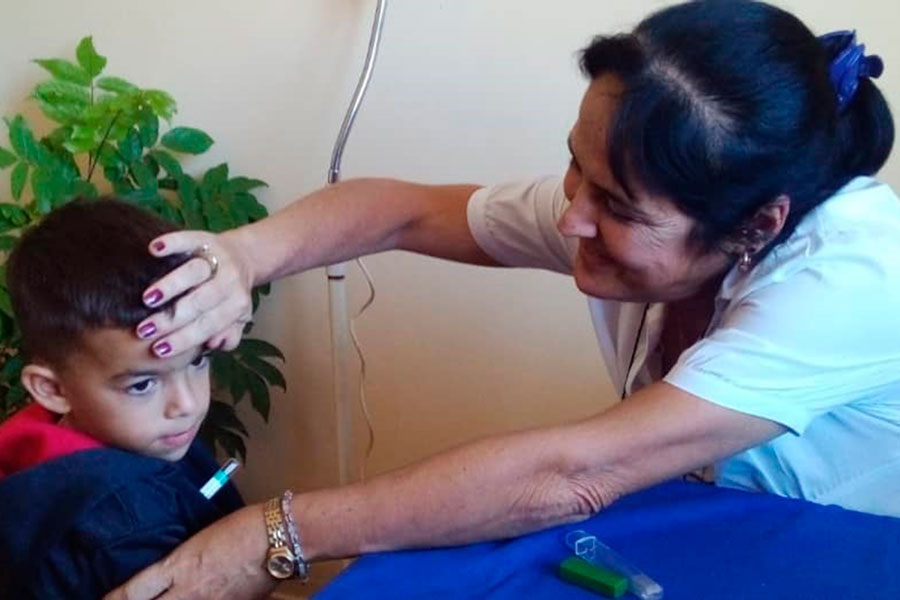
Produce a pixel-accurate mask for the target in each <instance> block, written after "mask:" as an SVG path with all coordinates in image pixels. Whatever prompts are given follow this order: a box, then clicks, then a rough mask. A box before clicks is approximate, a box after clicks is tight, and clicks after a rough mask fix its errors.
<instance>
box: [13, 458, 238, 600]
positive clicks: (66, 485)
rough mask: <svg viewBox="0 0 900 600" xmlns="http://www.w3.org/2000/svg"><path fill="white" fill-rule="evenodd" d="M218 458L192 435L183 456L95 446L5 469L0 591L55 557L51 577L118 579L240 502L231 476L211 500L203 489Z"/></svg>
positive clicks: (37, 576)
mask: <svg viewBox="0 0 900 600" xmlns="http://www.w3.org/2000/svg"><path fill="white" fill-rule="evenodd" d="M216 468H217V465H216V462H215V460H214V459H213V457H212V455H211V453H210V452H209V451H208V450H206V449H205V448H204V447H202V445H201V444H200V443H199V442H195V443H194V444H193V445H192V447H191V449H190V451H189V452H188V454H187V455H186V456H185V457H184V458H183V459H182V460H180V461H178V462H168V461H164V460H161V459H156V458H150V457H146V456H141V455H138V454H134V453H131V452H126V451H122V450H118V449H113V448H96V449H88V450H82V451H79V452H75V453H71V454H67V455H65V456H61V457H58V458H55V459H52V460H50V461H47V462H44V463H41V464H39V465H37V466H34V467H31V468H29V469H26V470H24V471H21V472H19V473H17V474H15V475H11V476H9V477H7V478H5V479H3V480H2V481H0V505H2V506H4V507H8V508H9V509H11V510H3V511H0V591H3V590H5V589H13V587H11V586H13V585H14V581H13V580H16V581H18V582H20V584H21V583H22V582H29V583H25V585H37V583H36V582H41V581H42V580H44V579H45V577H44V576H43V575H42V574H41V570H42V569H43V568H44V567H45V566H46V565H48V564H53V565H54V567H53V569H54V571H56V572H57V575H54V577H53V578H52V579H54V580H58V579H60V577H59V574H60V572H61V573H62V575H61V577H62V580H63V581H65V582H81V583H83V582H85V578H90V579H92V580H96V581H95V583H96V585H97V586H99V587H101V588H105V587H107V586H112V587H114V586H115V585H117V584H118V583H121V581H124V580H125V579H126V578H127V576H128V575H130V574H132V573H134V572H136V571H137V570H139V569H140V568H142V567H144V566H147V565H148V564H150V563H152V562H153V561H154V560H155V559H157V558H160V557H161V556H164V555H165V554H166V553H168V551H170V550H171V549H172V548H174V547H175V546H176V545H178V543H180V542H181V541H183V540H184V539H186V538H187V537H189V536H190V535H192V534H193V533H195V532H196V531H199V530H200V529H202V528H203V527H205V526H206V525H208V524H209V523H211V522H213V521H215V520H216V519H218V518H220V517H221V516H223V515H225V514H227V513H229V512H231V511H233V510H235V509H236V508H238V507H239V506H241V504H242V502H241V499H240V496H239V495H238V493H237V491H236V490H235V489H234V487H233V486H226V487H225V488H223V489H222V490H221V491H220V492H219V494H217V496H215V497H214V498H213V499H212V501H210V500H207V499H206V498H205V497H203V496H202V495H201V494H200V492H199V488H200V486H201V485H202V484H203V483H204V482H205V481H206V479H208V478H209V477H210V476H211V475H212V473H213V472H215V470H216ZM85 569H86V570H87V571H89V572H82V571H84V570H85ZM66 571H68V573H66ZM7 578H8V580H7ZM43 583H47V582H43ZM43 583H41V585H43ZM56 583H59V582H58V581H56ZM50 584H54V582H53V581H51V582H50ZM7 586H10V587H7ZM0 595H2V594H0ZM4 597H5V595H4Z"/></svg>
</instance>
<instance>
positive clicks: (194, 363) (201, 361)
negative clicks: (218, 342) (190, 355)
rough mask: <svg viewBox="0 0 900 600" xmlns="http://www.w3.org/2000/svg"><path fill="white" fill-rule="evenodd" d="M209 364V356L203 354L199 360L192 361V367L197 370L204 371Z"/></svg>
mask: <svg viewBox="0 0 900 600" xmlns="http://www.w3.org/2000/svg"><path fill="white" fill-rule="evenodd" d="M208 363H209V354H201V355H200V356H198V357H197V358H195V359H194V360H192V361H191V366H192V367H194V368H197V369H202V368H203V367H205V366H206V365H207V364H208Z"/></svg>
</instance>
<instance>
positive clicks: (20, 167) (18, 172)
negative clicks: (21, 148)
mask: <svg viewBox="0 0 900 600" xmlns="http://www.w3.org/2000/svg"><path fill="white" fill-rule="evenodd" d="M27 181H28V163H27V162H20V163H19V164H17V165H16V168H15V169H13V170H12V173H11V174H10V176H9V187H10V191H11V192H12V197H13V198H14V199H16V200H18V199H19V198H21V197H22V190H24V189H25V183H26V182H27Z"/></svg>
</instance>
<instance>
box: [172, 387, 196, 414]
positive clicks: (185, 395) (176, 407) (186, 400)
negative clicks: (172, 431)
mask: <svg viewBox="0 0 900 600" xmlns="http://www.w3.org/2000/svg"><path fill="white" fill-rule="evenodd" d="M198 404H199V403H198V402H197V399H196V398H195V397H194V392H193V390H191V388H190V386H187V385H179V386H176V387H175V388H174V389H173V390H172V393H171V394H170V395H169V397H168V398H167V401H166V409H165V416H166V418H168V419H177V418H179V417H185V416H188V415H190V414H191V413H193V412H194V411H195V410H196V409H197V405H198Z"/></svg>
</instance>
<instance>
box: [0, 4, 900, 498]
mask: <svg viewBox="0 0 900 600" xmlns="http://www.w3.org/2000/svg"><path fill="white" fill-rule="evenodd" d="M664 4H667V3H666V2H659V1H650V0H641V1H635V2H627V3H626V2H608V1H607V2H601V1H596V0H561V1H558V2H537V1H535V0H527V1H523V0H491V1H490V2H485V1H483V0H456V1H455V2H449V1H444V0H394V1H393V2H391V3H390V6H389V9H388V14H387V22H386V26H385V37H384V42H383V47H382V48H383V49H382V53H381V55H380V57H379V64H378V65H377V68H376V72H375V77H374V80H373V84H372V87H371V89H370V92H369V96H368V97H367V99H366V102H365V104H364V106H363V110H362V112H361V114H360V117H359V119H358V122H357V126H356V129H355V130H354V133H353V135H352V137H351V140H350V143H349V145H348V147H347V151H346V153H345V159H344V175H345V177H352V176H361V175H382V176H396V177H404V178H410V179H415V180H421V181H427V182H454V181H471V182H482V183H491V182H497V181H503V180H507V179H511V178H517V177H523V176H528V175H535V174H545V173H560V172H561V171H562V170H563V168H564V165H565V163H566V161H567V152H566V149H565V136H566V133H567V131H568V128H569V127H570V125H571V123H572V121H573V119H574V117H575V114H576V109H577V105H578V102H579V99H580V94H581V92H582V90H583V87H584V82H583V80H582V79H581V77H580V75H579V74H578V72H577V69H576V64H575V58H574V57H575V52H576V50H577V49H578V48H580V47H581V46H583V45H584V44H585V43H586V42H587V41H588V40H589V38H590V37H591V35H592V34H594V33H599V32H609V31H615V30H620V29H624V28H629V27H630V26H632V25H634V24H635V23H636V22H637V21H638V20H639V19H640V18H641V17H642V16H644V15H645V14H646V13H648V12H649V11H651V10H652V9H654V8H656V7H658V6H662V5H664ZM374 5H375V2H374V0H367V1H365V2H363V1H361V0H328V1H326V0H260V1H257V2H252V3H251V2H245V1H238V0H227V1H223V0H191V1H189V2H178V1H176V0H156V1H155V2H134V1H122V0H81V1H79V2H72V1H70V0H28V1H25V0H4V1H3V12H2V18H0V72H2V73H3V77H2V79H0V112H2V114H4V115H11V114H14V113H15V112H16V111H20V110H22V107H23V106H24V105H25V104H24V98H25V96H26V94H27V92H28V91H29V90H30V88H31V86H32V85H33V84H34V83H35V82H36V81H37V80H38V79H39V78H40V77H42V74H41V72H40V70H39V69H38V67H36V66H35V65H32V64H30V63H29V62H28V59H30V58H35V57H55V56H67V55H72V54H74V47H75V45H76V43H77V42H78V40H79V38H80V37H81V36H82V35H85V34H93V35H94V40H95V44H96V46H97V48H98V49H99V51H100V52H101V53H103V54H105V55H107V56H108V57H109V59H110V60H109V65H108V67H107V71H108V72H109V73H110V74H118V75H121V76H123V77H126V78H128V79H130V80H133V81H135V82H136V83H138V84H140V85H142V86H145V87H159V88H162V89H165V90H168V91H170V92H171V93H172V94H173V95H174V96H175V98H176V99H177V100H178V101H179V106H180V112H179V114H178V115H177V118H176V123H177V124H185V125H193V126H197V127H201V128H203V129H205V130H207V131H208V132H210V133H211V134H212V136H213V137H214V138H215V140H216V144H215V146H213V149H212V150H211V152H210V153H209V155H208V156H204V157H201V158H199V159H196V160H195V161H194V165H193V166H195V167H196V168H197V169H200V168H201V167H205V166H208V165H210V164H215V163H216V162H219V161H221V160H228V161H229V162H230V165H231V168H232V172H234V173H240V174H246V175H250V176H255V177H261V178H263V179H265V180H266V181H268V182H269V183H270V185H271V187H270V189H269V190H268V191H266V192H265V193H264V194H263V196H262V198H263V200H264V201H265V202H266V203H267V204H268V206H269V207H270V209H272V210H275V209H278V208H279V207H282V206H284V205H285V204H287V203H288V202H290V201H291V200H293V199H295V198H297V197H299V196H301V195H302V194H304V193H306V192H308V191H311V190H313V189H314V188H316V187H317V186H320V185H322V184H323V183H324V181H325V174H326V168H327V165H328V161H329V157H330V152H331V146H332V144H333V140H334V135H335V133H336V131H337V129H338V127H339V125H340V122H341V119H342V117H343V112H344V110H345V107H346V103H347V101H348V99H349V96H350V94H351V93H352V91H353V88H354V86H355V84H356V78H357V75H358V70H359V68H360V66H361V64H362V59H363V56H364V53H365V44H366V41H367V38H368V32H369V27H370V23H371V16H372V11H373V9H374ZM783 5H784V6H786V7H787V8H789V9H792V10H794V11H796V12H797V13H798V14H799V15H800V16H801V17H802V18H803V19H805V20H806V21H807V22H808V23H809V24H810V26H811V27H812V28H813V29H814V30H816V31H817V32H825V31H828V30H833V29H847V28H857V29H858V30H859V33H860V37H861V39H862V40H863V41H864V42H866V43H867V45H868V47H869V48H870V50H871V51H874V52H877V53H879V54H881V55H882V56H883V57H884V59H885V63H886V73H885V75H884V77H883V78H882V79H881V80H880V85H882V89H884V90H885V91H886V93H887V94H888V97H889V98H890V99H892V100H893V102H894V104H895V105H898V103H900V75H898V73H900V45H898V43H897V42H896V38H895V34H894V31H893V28H894V27H895V26H896V23H898V22H900V3H897V2H896V1H895V0H883V1H882V0H861V1H860V2H855V3H852V5H850V4H846V3H834V4H832V3H827V4H826V3H822V2H818V1H814V0H792V1H791V2H786V3H783ZM26 114H33V110H29V111H27V112H26ZM2 143H4V145H5V140H2ZM883 174H884V178H885V179H886V180H887V181H889V182H890V183H892V184H893V185H894V186H895V187H896V188H898V189H900V159H898V158H897V155H896V153H895V155H894V157H893V158H892V160H891V162H890V163H889V165H888V167H887V168H886V169H885V171H884V173H883ZM7 185H8V183H7V181H6V179H0V200H6V199H8V193H7V192H5V190H7V189H8V187H7ZM368 264H369V266H370V268H371V270H372V271H373V272H374V274H375V277H376V283H377V287H378V299H377V301H376V304H375V306H374V307H373V308H372V309H371V310H370V311H369V312H368V313H367V314H366V316H365V317H364V318H363V320H362V321H361V322H360V323H359V333H360V335H361V338H362V340H363V343H364V345H365V348H366V352H367V356H368V358H369V366H370V377H369V382H368V395H369V401H370V406H371V410H372V412H373V415H374V418H375V427H376V431H377V440H376V446H375V451H374V454H373V456H372V458H371V461H370V463H369V472H370V473H375V472H379V471H383V470H385V469H389V468H391V467H394V466H397V465H400V464H404V463H407V462H409V461H411V460H414V459H417V458H420V457H423V456H426V455H428V454H431V453H433V452H435V451H437V450H440V449H442V448H446V447H448V446H450V445H453V444H456V443H459V442H460V441H462V440H465V439H469V438H472V437H474V436H480V435H485V434H488V433H490V432H498V431H503V430H509V429H514V428H521V427H527V426H533V425H537V424H543V423H551V422H558V421H561V420H565V419H571V418H574V417H577V416H582V415H586V414H589V413H591V412H592V411H595V410H596V409H597V408H599V407H601V406H604V405H606V404H607V403H609V402H610V401H612V393H611V389H610V387H609V384H608V382H607V380H606V377H605V375H604V373H603V372H602V366H601V364H600V359H599V355H598V352H597V350H596V344H595V341H594V340H593V337H592V333H591V329H590V324H589V320H588V315H587V311H586V310H585V306H584V300H583V298H581V297H580V295H579V294H578V293H577V291H576V290H575V289H574V286H573V284H572V282H571V281H569V280H567V279H566V278H563V277H560V276H556V275H551V274H546V273H537V272H531V271H519V272H498V271H490V270H487V269H477V268H465V267H461V266H458V265H452V264H448V263H445V262H442V261H437V260H433V259H427V258H421V257H416V256H411V255H408V254H404V253H389V254H385V255H381V256H377V257H373V258H371V259H369V260H368ZM351 291H352V298H353V299H354V301H355V302H360V301H361V300H362V299H363V297H364V291H365V290H364V286H363V285H362V283H361V280H360V279H359V278H358V277H356V276H355V273H354V279H353V281H352V286H351ZM326 304H327V302H326V284H325V278H324V273H323V271H321V270H316V271H314V272H310V273H306V274H303V275H299V276H295V277H293V278H291V279H288V280H286V281H283V282H281V283H279V284H277V285H276V286H275V294H274V297H273V298H272V299H270V300H269V301H268V302H267V303H266V304H265V306H264V308H263V310H262V311H261V313H260V319H259V321H260V325H259V329H258V331H259V333H260V334H262V335H263V336H265V337H266V338H268V339H270V340H272V341H273V342H275V343H276V344H278V345H279V346H280V347H281V348H283V349H284V350H285V352H286V354H287V357H288V364H287V368H286V371H287V374H288V384H289V391H288V394H286V395H282V394H276V395H275V400H276V402H275V405H274V409H273V418H272V422H271V423H270V424H269V425H268V426H263V424H262V423H261V422H259V420H258V419H257V418H256V416H255V415H254V414H251V413H250V411H244V414H245V415H246V420H247V421H248V422H249V424H250V425H251V430H252V433H253V440H252V443H251V446H250V463H249V465H248V468H247V469H246V471H244V473H243V474H242V476H241V478H240V483H241V485H242V487H243V489H244V491H245V492H246V495H247V497H248V498H249V499H251V500H258V499H261V498H264V497H266V496H268V495H272V494H274V493H277V492H279V491H281V490H282V489H284V488H285V487H292V488H294V489H301V490H302V489H309V488H312V487H317V486H322V485H328V484H330V483H333V482H334V481H335V480H336V462H335V448H334V428H333V409H332V407H331V406H330V386H331V379H330V366H329V365H330V362H329V361H330V354H329V338H328V323H327V312H326ZM360 433H362V430H360Z"/></svg>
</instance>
